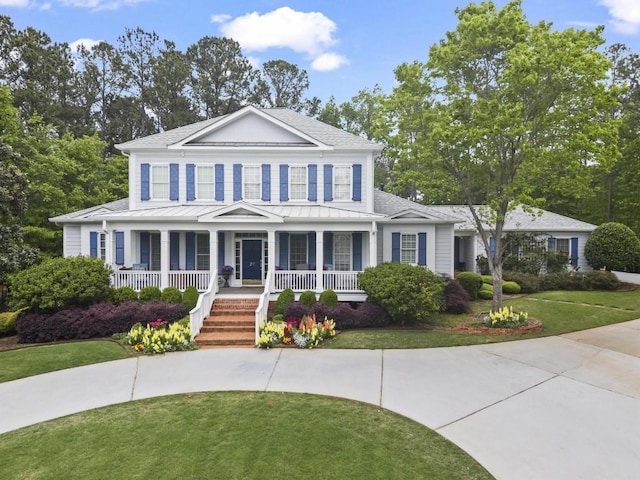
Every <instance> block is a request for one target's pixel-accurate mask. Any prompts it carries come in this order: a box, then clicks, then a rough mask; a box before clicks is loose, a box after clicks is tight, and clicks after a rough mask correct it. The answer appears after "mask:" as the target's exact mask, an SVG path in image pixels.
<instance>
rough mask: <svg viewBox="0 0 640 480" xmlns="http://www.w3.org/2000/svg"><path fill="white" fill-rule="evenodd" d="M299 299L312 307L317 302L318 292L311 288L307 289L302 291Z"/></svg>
mask: <svg viewBox="0 0 640 480" xmlns="http://www.w3.org/2000/svg"><path fill="white" fill-rule="evenodd" d="M298 301H299V302H300V303H302V304H304V305H307V306H309V307H312V306H313V305H315V303H316V301H317V300H316V294H315V292H312V291H311V290H305V291H304V292H302V293H301V294H300V298H299V299H298Z"/></svg>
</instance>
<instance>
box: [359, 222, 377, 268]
mask: <svg viewBox="0 0 640 480" xmlns="http://www.w3.org/2000/svg"><path fill="white" fill-rule="evenodd" d="M377 264H378V224H377V223H376V222H371V230H370V231H369V265H370V266H372V267H375V266H376V265H377ZM362 267H363V268H364V267H365V265H363V266H362Z"/></svg>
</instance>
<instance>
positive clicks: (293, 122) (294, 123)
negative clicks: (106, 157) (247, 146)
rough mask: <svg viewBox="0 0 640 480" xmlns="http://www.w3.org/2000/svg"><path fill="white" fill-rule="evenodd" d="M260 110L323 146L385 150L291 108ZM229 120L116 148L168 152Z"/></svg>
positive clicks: (207, 122)
mask: <svg viewBox="0 0 640 480" xmlns="http://www.w3.org/2000/svg"><path fill="white" fill-rule="evenodd" d="M245 108H253V107H245ZM258 110H260V111H261V112H263V113H264V114H266V115H268V116H270V117H273V118H274V119H276V120H278V121H280V122H282V123H284V124H286V125H288V126H289V127H291V128H293V129H296V130H298V131H300V132H301V133H303V134H305V135H307V136H309V137H311V138H314V139H315V140H317V141H318V142H320V143H323V144H325V145H328V146H331V147H334V148H337V149H355V150H382V146H381V145H379V144H377V143H375V142H372V141H370V140H367V139H366V138H362V137H359V136H357V135H353V134H351V133H348V132H345V131H344V130H340V129H339V128H335V127H332V126H331V125H327V124H326V123H323V122H320V121H318V120H315V119H313V118H309V117H306V116H305V115H302V114H301V113H298V112H295V111H293V110H290V109H288V108H262V109H258ZM232 115H233V114H232ZM226 117H228V115H223V116H221V117H216V118H212V119H209V120H203V121H201V122H197V123H192V124H190V125H185V126H184V127H179V128H174V129H172V130H167V131H166V132H162V133H156V134H155V135H149V136H147V137H143V138H139V139H137V140H131V141H129V142H125V143H121V144H119V145H116V147H117V148H119V149H120V150H123V151H129V150H131V149H158V148H166V147H167V146H169V145H174V144H176V143H179V142H181V141H183V140H185V139H186V138H189V137H190V136H192V135H194V134H196V133H198V132H199V131H202V130H204V129H206V128H207V127H209V126H211V125H214V124H215V123H218V122H219V121H220V120H222V119H224V118H226Z"/></svg>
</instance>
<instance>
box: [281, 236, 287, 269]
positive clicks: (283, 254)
mask: <svg viewBox="0 0 640 480" xmlns="http://www.w3.org/2000/svg"><path fill="white" fill-rule="evenodd" d="M280 268H281V269H282V270H289V234H288V233H286V232H280Z"/></svg>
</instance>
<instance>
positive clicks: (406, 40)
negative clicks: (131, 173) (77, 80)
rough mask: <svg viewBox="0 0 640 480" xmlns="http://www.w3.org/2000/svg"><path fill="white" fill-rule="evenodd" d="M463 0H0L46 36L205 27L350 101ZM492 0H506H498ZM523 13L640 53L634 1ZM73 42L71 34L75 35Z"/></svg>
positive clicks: (446, 22)
mask: <svg viewBox="0 0 640 480" xmlns="http://www.w3.org/2000/svg"><path fill="white" fill-rule="evenodd" d="M467 3H469V2H467V1H464V0H395V1H376V0H324V1H323V0H300V1H285V0H279V1H276V0H253V1H247V0H232V1H220V0H208V1H206V0H182V1H180V0H0V13H1V14H5V15H9V16H10V17H11V18H12V20H13V22H14V24H15V26H16V28H18V29H23V28H25V27H27V26H31V27H34V28H36V29H39V30H42V31H44V32H46V33H48V34H49V35H50V36H51V38H52V40H53V41H56V42H68V43H69V44H75V43H77V42H83V43H85V44H91V42H95V41H99V40H105V41H108V42H110V43H112V44H115V43H116V39H117V37H118V36H119V35H121V34H122V33H124V29H125V28H126V27H129V28H135V27H141V28H143V29H144V30H146V31H155V32H156V33H157V34H158V35H159V36H160V38H162V39H168V40H172V41H174V42H175V43H176V45H177V46H178V48H179V49H181V50H183V51H184V50H186V48H187V47H188V46H189V45H191V44H192V43H195V42H197V41H198V39H200V38H201V37H203V36H205V35H210V36H221V35H225V36H230V37H233V38H235V39H236V40H238V41H239V42H240V44H241V45H242V47H243V51H244V54H245V55H246V56H247V57H250V58H251V60H252V61H253V62H254V63H255V64H256V65H259V64H260V63H261V62H266V61H268V60H273V59H278V58H282V59H285V60H287V61H289V62H292V63H295V64H297V65H299V66H300V67H302V68H304V69H306V70H307V72H308V74H309V78H310V82H311V86H310V89H309V91H308V96H312V95H316V96H318V97H319V98H320V99H321V100H322V101H323V102H326V101H327V100H328V99H329V97H330V96H331V95H334V96H335V97H336V99H337V100H338V101H339V102H342V101H345V100H349V99H350V98H351V97H352V96H353V95H355V94H356V93H357V92H358V91H359V90H360V89H362V88H365V87H367V88H370V87H373V86H374V85H376V84H379V85H380V86H381V87H382V88H383V90H384V91H386V92H389V91H391V89H392V88H393V85H394V77H393V69H394V68H395V67H396V66H397V65H399V64H400V63H402V62H410V61H413V60H420V61H425V60H426V58H427V52H428V49H429V47H430V46H431V45H432V44H434V43H436V42H438V41H439V40H440V39H442V38H444V36H445V33H446V32H447V31H448V30H453V29H455V27H456V23H457V22H456V16H455V13H454V10H455V8H456V7H463V6H464V5H466V4H467ZM495 3H496V4H497V5H498V6H502V5H504V4H505V3H506V0H496V1H495ZM523 9H524V11H525V14H526V15H527V18H528V19H529V21H530V22H532V23H534V22H538V21H540V20H546V21H549V22H552V23H553V25H554V27H555V28H557V29H564V28H568V27H578V28H593V27H595V26H596V25H604V26H605V38H606V39H607V44H612V43H616V42H620V43H625V44H626V45H627V46H629V47H630V48H631V49H632V50H633V51H635V52H639V53H640V0H523ZM74 42H75V43H74Z"/></svg>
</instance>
